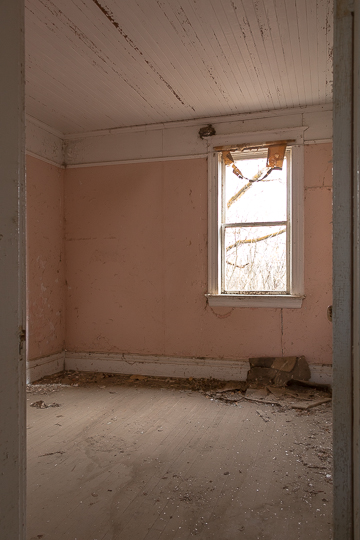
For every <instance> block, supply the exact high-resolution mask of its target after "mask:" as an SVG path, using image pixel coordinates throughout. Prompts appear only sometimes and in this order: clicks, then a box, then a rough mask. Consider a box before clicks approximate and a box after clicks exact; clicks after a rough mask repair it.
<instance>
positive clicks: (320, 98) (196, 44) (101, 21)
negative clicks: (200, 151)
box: [25, 0, 333, 134]
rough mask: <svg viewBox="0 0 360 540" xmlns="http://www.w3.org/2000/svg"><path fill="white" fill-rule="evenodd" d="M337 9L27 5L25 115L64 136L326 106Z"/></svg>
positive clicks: (152, 1)
mask: <svg viewBox="0 0 360 540" xmlns="http://www.w3.org/2000/svg"><path fill="white" fill-rule="evenodd" d="M332 10H333V6H332V0H132V1H131V2H128V1H126V0H26V33H25V39H26V42H25V43H26V106H27V113H28V114H29V115H30V116H33V117H34V118H36V119H38V120H40V121H42V122H44V123H45V124H48V125H49V126H51V127H53V128H55V129H58V130H60V131H61V132H63V133H64V134H71V133H84V132H87V131H95V130H100V129H110V128H114V127H124V126H132V125H140V124H153V123H159V122H168V121H177V120H187V119H195V118H204V117H208V116H223V115H224V116H225V115H229V114H238V113H243V112H252V111H257V112H261V111H265V110H273V109H282V108H289V107H297V106H306V105H316V104H323V103H329V102H331V100H332Z"/></svg>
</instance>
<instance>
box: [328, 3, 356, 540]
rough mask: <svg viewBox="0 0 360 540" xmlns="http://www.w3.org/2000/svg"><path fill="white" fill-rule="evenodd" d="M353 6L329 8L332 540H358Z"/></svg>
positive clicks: (354, 13)
mask: <svg viewBox="0 0 360 540" xmlns="http://www.w3.org/2000/svg"><path fill="white" fill-rule="evenodd" d="M359 12H360V6H359V1H358V0H355V1H353V0H335V5H334V23H335V24H334V124H333V133H334V174H333V177H334V198H333V203H334V204H333V231H334V232H333V253H334V256H333V306H334V309H333V314H334V315H333V332H334V337H333V415H334V540H360V527H359V500H360V452H359V439H360V405H359V404H360V399H359V397H360V346H359V341H360V242H359V240H360V177H359V169H360V103H359V102H360V87H359V69H360V61H359V53H360V51H359V47H360V40H359V30H360V29H359V15H360V13H359Z"/></svg>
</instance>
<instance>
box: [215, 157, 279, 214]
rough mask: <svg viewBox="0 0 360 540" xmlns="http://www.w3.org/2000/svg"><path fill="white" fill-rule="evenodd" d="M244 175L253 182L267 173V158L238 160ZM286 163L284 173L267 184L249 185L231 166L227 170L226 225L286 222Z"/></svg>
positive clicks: (274, 173) (267, 181) (273, 176)
mask: <svg viewBox="0 0 360 540" xmlns="http://www.w3.org/2000/svg"><path fill="white" fill-rule="evenodd" d="M235 165H236V166H237V167H238V169H239V170H240V171H241V172H242V174H243V175H244V176H245V177H246V178H249V179H253V178H254V177H256V175H258V174H259V173H261V171H263V170H266V169H265V167H266V157H263V158H256V159H241V160H236V161H235ZM286 169H287V168H286V159H284V164H283V168H282V170H281V171H272V172H271V174H270V175H269V176H268V177H267V178H265V179H264V180H261V181H258V182H248V180H242V179H240V178H238V176H236V175H235V174H234V172H233V169H232V166H231V165H227V166H226V167H225V223H249V222H256V221H262V222H264V221H286V201H287V197H286Z"/></svg>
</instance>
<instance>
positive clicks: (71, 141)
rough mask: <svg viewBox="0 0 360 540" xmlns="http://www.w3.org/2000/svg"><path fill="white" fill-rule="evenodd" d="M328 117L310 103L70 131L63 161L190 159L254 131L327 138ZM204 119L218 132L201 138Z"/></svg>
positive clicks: (84, 163)
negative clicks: (148, 123)
mask: <svg viewBox="0 0 360 540" xmlns="http://www.w3.org/2000/svg"><path fill="white" fill-rule="evenodd" d="M331 118H332V113H331V108H330V109H329V108H328V107H326V108H322V107H320V108H319V107H318V108H314V107H310V108H302V109H287V110H286V111H272V112H266V113H254V114H249V115H245V116H244V115H240V116H234V117H231V121H229V120H228V117H220V118H219V117H217V118H215V119H214V118H208V119H205V120H204V119H203V120H192V121H189V122H177V123H169V124H156V125H149V126H135V127H134V128H119V129H116V130H105V131H97V132H91V133H86V134H78V135H76V136H75V135H71V136H69V137H66V139H65V141H64V156H65V157H64V162H65V163H66V165H67V166H69V167H79V166H86V167H89V166H98V165H104V164H107V165H115V164H121V163H141V162H151V161H163V160H164V161H165V160H169V159H189V158H190V157H191V156H194V157H199V156H203V155H204V154H205V153H206V152H207V151H208V150H209V146H211V145H212V144H214V140H218V141H219V140H223V141H224V140H229V139H230V138H231V136H232V134H234V135H238V134H240V133H241V134H243V135H245V134H246V135H247V137H250V136H251V135H253V137H254V138H253V139H252V141H255V142H256V140H259V137H261V136H262V135H266V134H267V135H268V137H270V136H271V134H274V133H277V134H278V136H279V137H281V136H282V135H283V134H284V133H290V134H291V132H293V133H295V136H293V135H292V136H291V138H295V139H297V142H298V143H301V144H303V143H306V141H307V140H309V141H310V140H311V141H317V140H319V141H325V140H327V141H331V137H332V121H331ZM215 120H216V121H215ZM205 123H212V124H213V126H214V128H215V130H216V133H217V135H215V136H214V137H207V138H204V139H201V138H200V137H199V128H201V127H203V126H204V125H205ZM243 140H244V139H243ZM245 142H251V140H249V141H245Z"/></svg>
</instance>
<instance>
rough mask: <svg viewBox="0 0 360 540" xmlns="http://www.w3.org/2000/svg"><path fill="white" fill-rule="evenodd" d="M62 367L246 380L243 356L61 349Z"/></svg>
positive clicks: (246, 361)
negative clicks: (191, 355)
mask: <svg viewBox="0 0 360 540" xmlns="http://www.w3.org/2000/svg"><path fill="white" fill-rule="evenodd" d="M65 369H78V370H79V371H100V372H101V371H103V372H107V373H123V374H129V375H130V374H136V375H149V376H151V375H152V376H160V377H183V378H187V377H194V378H197V379H202V378H206V379H209V378H213V379H220V380H228V381H229V380H230V381H231V380H236V381H242V380H245V379H246V376H247V372H248V370H249V369H250V366H249V362H248V360H247V359H241V360H232V359H229V358H222V359H219V358H179V357H174V356H147V355H144V356H142V355H137V354H105V353H72V352H65Z"/></svg>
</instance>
